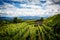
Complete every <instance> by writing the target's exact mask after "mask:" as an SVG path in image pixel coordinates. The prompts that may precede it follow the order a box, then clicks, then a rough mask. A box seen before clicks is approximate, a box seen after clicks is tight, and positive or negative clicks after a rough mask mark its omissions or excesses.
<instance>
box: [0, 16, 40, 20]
mask: <svg viewBox="0 0 60 40" xmlns="http://www.w3.org/2000/svg"><path fill="white" fill-rule="evenodd" d="M13 18H14V17H0V20H13ZM17 18H21V19H23V20H37V19H40V18H41V17H39V16H20V17H17Z"/></svg>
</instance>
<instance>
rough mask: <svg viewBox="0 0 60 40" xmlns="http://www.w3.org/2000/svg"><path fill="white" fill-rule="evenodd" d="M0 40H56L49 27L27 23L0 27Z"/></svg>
mask: <svg viewBox="0 0 60 40" xmlns="http://www.w3.org/2000/svg"><path fill="white" fill-rule="evenodd" d="M0 40H56V39H55V35H54V32H53V30H52V28H51V27H48V26H46V25H44V24H43V25H42V26H37V27H35V26H34V25H29V24H28V23H26V22H24V23H17V24H7V25H5V26H3V27H0Z"/></svg>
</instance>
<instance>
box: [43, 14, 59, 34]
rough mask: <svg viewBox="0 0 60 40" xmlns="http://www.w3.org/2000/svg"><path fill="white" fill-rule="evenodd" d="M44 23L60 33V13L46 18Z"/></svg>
mask: <svg viewBox="0 0 60 40" xmlns="http://www.w3.org/2000/svg"><path fill="white" fill-rule="evenodd" d="M44 23H45V24H46V25H47V26H49V27H52V28H53V29H54V31H55V32H56V33H60V32H59V30H60V14H57V15H54V16H52V17H49V18H47V19H45V21H44Z"/></svg>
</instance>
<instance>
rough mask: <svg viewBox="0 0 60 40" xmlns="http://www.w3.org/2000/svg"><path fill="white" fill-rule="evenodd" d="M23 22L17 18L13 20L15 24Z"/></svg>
mask: <svg viewBox="0 0 60 40" xmlns="http://www.w3.org/2000/svg"><path fill="white" fill-rule="evenodd" d="M22 21H23V20H22V19H20V18H17V17H15V18H14V19H13V23H20V22H22Z"/></svg>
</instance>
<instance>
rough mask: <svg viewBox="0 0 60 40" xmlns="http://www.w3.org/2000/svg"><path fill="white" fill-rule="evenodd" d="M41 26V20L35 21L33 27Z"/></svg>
mask: <svg viewBox="0 0 60 40" xmlns="http://www.w3.org/2000/svg"><path fill="white" fill-rule="evenodd" d="M38 25H39V26H41V25H42V21H41V20H36V21H35V25H34V26H38Z"/></svg>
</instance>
